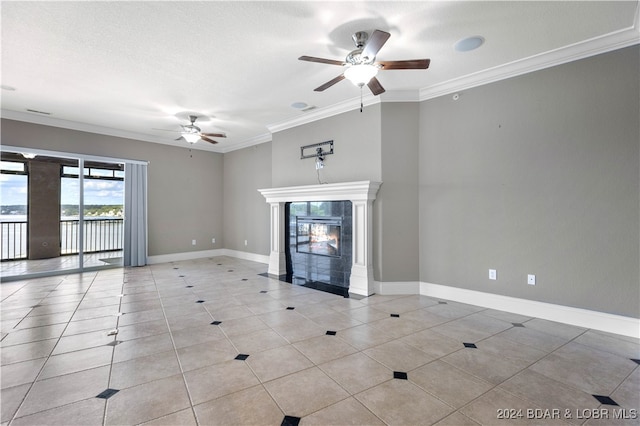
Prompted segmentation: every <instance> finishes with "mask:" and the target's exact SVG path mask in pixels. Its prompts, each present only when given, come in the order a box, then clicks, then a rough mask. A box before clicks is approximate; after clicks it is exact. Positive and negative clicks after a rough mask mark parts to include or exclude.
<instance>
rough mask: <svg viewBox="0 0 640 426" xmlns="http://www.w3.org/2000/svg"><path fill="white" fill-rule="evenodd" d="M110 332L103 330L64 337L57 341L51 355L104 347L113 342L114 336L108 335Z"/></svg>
mask: <svg viewBox="0 0 640 426" xmlns="http://www.w3.org/2000/svg"><path fill="white" fill-rule="evenodd" d="M110 331H111V330H108V329H105V330H100V331H92V332H89V333H82V334H74V335H73V336H64V337H62V338H61V339H60V340H59V341H58V344H57V345H56V347H55V349H54V350H53V352H52V354H53V355H58V354H63V353H66V352H73V351H79V350H82V349H89V348H95V347H97V346H104V345H106V344H108V343H111V342H113V341H114V340H115V337H114V336H109V335H108V333H109V332H110Z"/></svg>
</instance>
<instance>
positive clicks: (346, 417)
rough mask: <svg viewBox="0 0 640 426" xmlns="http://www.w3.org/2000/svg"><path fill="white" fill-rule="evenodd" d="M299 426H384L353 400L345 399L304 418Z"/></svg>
mask: <svg viewBox="0 0 640 426" xmlns="http://www.w3.org/2000/svg"><path fill="white" fill-rule="evenodd" d="M300 424H301V425H302V426H305V425H318V426H325V425H357V426H360V425H371V426H374V425H384V422H382V420H380V419H379V418H377V417H376V416H375V415H374V414H373V413H372V412H371V411H369V410H368V409H367V408H366V407H365V406H364V405H362V404H361V403H360V402H358V401H357V400H356V399H355V398H347V399H345V400H342V401H340V402H336V403H335V404H333V405H330V406H328V407H327V408H323V409H322V410H319V411H316V412H315V413H313V414H309V415H308V416H306V417H304V418H303V419H302V420H301V422H300Z"/></svg>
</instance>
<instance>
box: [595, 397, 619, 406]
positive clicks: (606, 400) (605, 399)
mask: <svg viewBox="0 0 640 426" xmlns="http://www.w3.org/2000/svg"><path fill="white" fill-rule="evenodd" d="M593 397H594V398H595V399H597V400H598V401H599V402H600V404H604V405H618V403H617V402H615V401H614V400H613V399H611V398H610V397H608V396H606V395H593Z"/></svg>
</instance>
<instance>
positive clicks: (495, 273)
mask: <svg viewBox="0 0 640 426" xmlns="http://www.w3.org/2000/svg"><path fill="white" fill-rule="evenodd" d="M489 279H490V280H497V279H498V271H496V270H495V269H489Z"/></svg>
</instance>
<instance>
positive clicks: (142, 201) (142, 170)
mask: <svg viewBox="0 0 640 426" xmlns="http://www.w3.org/2000/svg"><path fill="white" fill-rule="evenodd" d="M124 171H125V175H124V209H125V213H124V266H144V265H146V264H147V165H146V164H134V163H126V164H125V166H124Z"/></svg>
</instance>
